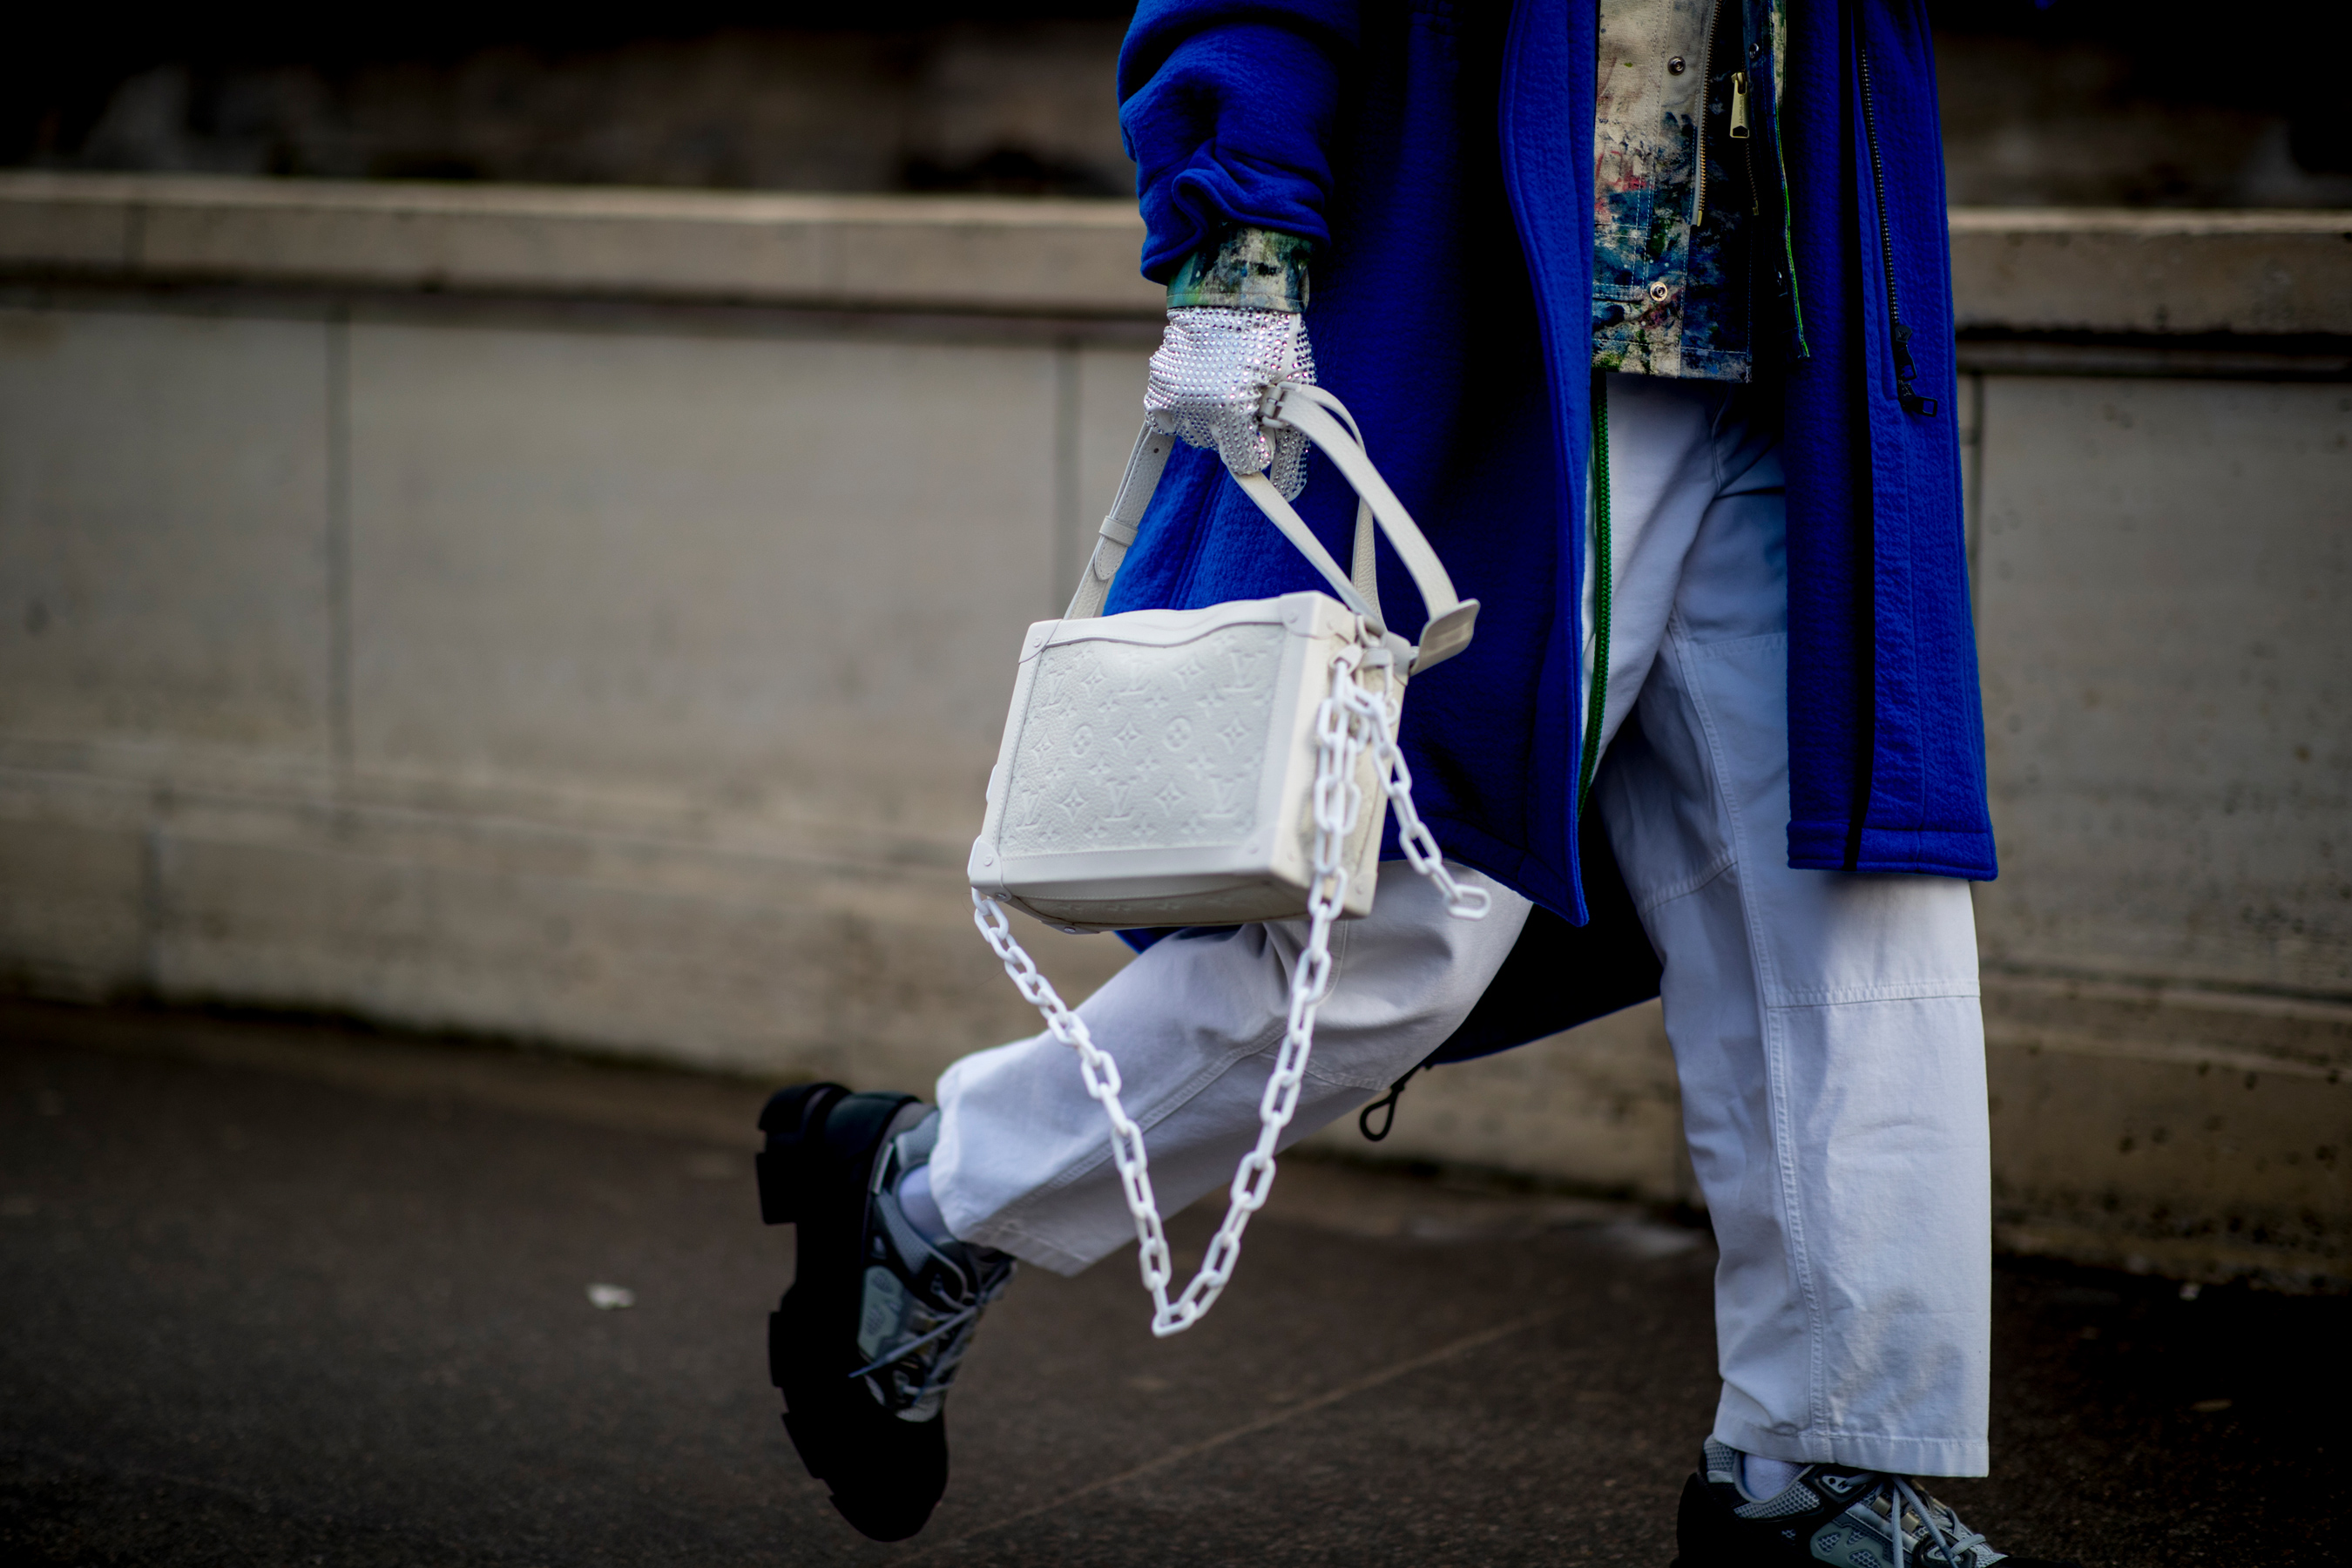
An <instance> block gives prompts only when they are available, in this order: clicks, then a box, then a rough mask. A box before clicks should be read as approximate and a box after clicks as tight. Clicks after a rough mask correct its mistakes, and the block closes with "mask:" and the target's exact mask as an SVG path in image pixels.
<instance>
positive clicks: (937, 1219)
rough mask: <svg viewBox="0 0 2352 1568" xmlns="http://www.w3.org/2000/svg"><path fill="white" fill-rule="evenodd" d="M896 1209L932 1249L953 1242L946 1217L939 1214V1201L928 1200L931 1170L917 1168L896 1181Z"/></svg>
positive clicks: (952, 1233)
mask: <svg viewBox="0 0 2352 1568" xmlns="http://www.w3.org/2000/svg"><path fill="white" fill-rule="evenodd" d="M898 1208H899V1210H900V1212H902V1213H904V1214H905V1215H906V1216H907V1223H908V1225H911V1226H914V1227H915V1229H916V1230H917V1231H919V1232H920V1233H921V1235H922V1237H923V1239H924V1240H925V1241H928V1242H929V1243H930V1244H931V1245H932V1246H933V1247H944V1246H946V1245H947V1244H948V1243H949V1242H950V1241H953V1240H954V1239H955V1238H956V1235H955V1232H953V1231H951V1230H950V1229H949V1228H948V1216H947V1215H943V1214H941V1213H940V1201H939V1199H937V1198H935V1197H933V1196H931V1168H930V1167H929V1165H918V1166H916V1167H915V1168H914V1169H913V1170H911V1171H909V1172H908V1173H906V1174H905V1175H903V1176H901V1177H899V1178H898Z"/></svg>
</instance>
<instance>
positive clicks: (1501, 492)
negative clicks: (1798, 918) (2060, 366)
mask: <svg viewBox="0 0 2352 1568" xmlns="http://www.w3.org/2000/svg"><path fill="white" fill-rule="evenodd" d="M1758 3H1759V4H1760V3H1761V0H1758ZM1787 12H1788V16H1787V27H1788V46H1787V57H1786V79H1785V81H1784V82H1782V83H1781V84H1780V93H1779V98H1780V119H1779V122H1778V123H1777V124H1776V125H1774V126H1773V127H1771V133H1772V137H1773V142H1772V144H1773V145H1774V146H1776V147H1777V148H1778V150H1779V151H1780V157H1781V162H1782V165H1783V168H1784V170H1785V176H1786V187H1787V191H1788V196H1789V213H1788V219H1789V221H1788V225H1787V245H1786V257H1787V261H1788V263H1789V266H1790V272H1791V277H1792V281H1793V285H1794V296H1795V300H1796V302H1797V306H1798V310H1799V311H1800V313H1801V340H1800V339H1799V338H1798V336H1797V334H1796V333H1795V332H1793V331H1792V332H1791V333H1790V334H1789V336H1790V342H1788V343H1787V344H1785V345H1784V351H1783V352H1784V353H1786V355H1787V358H1786V361H1785V368H1784V372H1783V374H1781V376H1780V380H1781V381H1782V384H1783V395H1784V404H1785V416H1786V420H1787V436H1786V443H1785V450H1784V454H1783V457H1784V462H1785V466H1786V468H1787V471H1788V485H1789V497H1788V506H1789V599H1790V603H1789V632H1790V653H1789V721H1790V823H1789V859H1790V864H1791V865H1793V866H1797V867H1801V868H1822V869H1829V870H1835V869H1845V870H1861V871H1909V872H1928V873H1935V874H1938V875H1944V876H1957V877H1969V878H1977V879H1985V878H1990V877H1991V876H1992V875H1993V874H1994V858H1993V847H1992V834H1991V828H1990V821H1989V818H1988V816H1987V813H1986V807H1985V792H1984V758H1983V723H1982V719H1981V714H1980V710H1979V696H1978V688H1977V671H1976V651H1975V641H1974V636H1973V633H1972V630H1971V627H1970V622H1969V601H1968V584H1967V576H1966V561H1965V547H1964V541H1963V536H1962V522H1961V515H1960V485H1959V475H1960V469H1959V450H1958V432H1957V427H1956V421H1955V416H1956V411H1957V399H1956V397H1955V395H1954V373H1953V355H1952V310H1951V287H1950V278H1949V269H1948V243H1947V238H1946V232H1945V216H1944V182H1943V165H1942V154H1941V148H1940V144H1939V142H1938V137H1937V111H1936V92H1935V77H1934V68H1933V61H1932V58H1931V54H1930V47H1929V42H1928V32H1927V14H1926V5H1925V4H1924V0H1790V3H1789V5H1788V7H1787ZM1594 32H1595V5H1594V4H1593V0H1516V3H1515V4H1512V5H1502V4H1498V3H1497V4H1486V5H1481V4H1477V3H1475V0H1458V3H1457V0H1143V3H1142V4H1141V5H1140V6H1139V9H1138V11H1137V13H1136V16H1135V20H1134V24H1133V26H1132V27H1131V28H1130V30H1129V34H1128V37H1127V41H1126V44H1125V46H1124V47H1123V49H1122V51H1121V55H1120V60H1119V95H1120V102H1121V110H1120V113H1121V123H1122V125H1123V127H1124V129H1125V132H1126V136H1127V142H1128V147H1129V153H1131V154H1132V155H1133V157H1134V158H1135V160H1136V163H1137V165H1138V183H1139V189H1140V195H1141V205H1142V210H1143V216H1144V220H1145V224H1146V226H1147V230H1148V237H1147V239H1146V242H1145V247H1144V255H1143V270H1144V272H1145V274H1146V275H1147V276H1149V277H1151V278H1153V279H1160V280H1165V279H1167V278H1168V277H1170V276H1171V274H1172V273H1173V272H1174V271H1175V269H1176V268H1177V267H1178V266H1179V265H1181V262H1182V261H1183V259H1184V258H1186V257H1187V256H1189V255H1190V254H1192V252H1193V251H1194V250H1196V249H1198V248H1200V247H1202V245H1203V244H1205V243H1208V242H1210V241H1212V240H1213V238H1214V237H1216V236H1217V235H1218V234H1219V233H1221V232H1222V231H1223V229H1224V228H1225V227H1226V226H1232V225H1247V226H1255V227H1260V228H1268V229H1275V230H1278V231H1282V232H1285V233H1290V234H1297V235H1301V236H1304V237H1307V238H1309V239H1312V240H1314V241H1315V242H1316V244H1317V253H1316V260H1315V267H1314V279H1313V283H1314V292H1313V297H1312V300H1311V302H1310V303H1309V305H1308V309H1307V323H1308V327H1309V330H1310V332H1311V335H1312V337H1313V340H1314V343H1315V353H1316V358H1317V362H1318V379H1319V380H1320V381H1321V382H1322V383H1323V384H1325V385H1327V386H1328V387H1329V388H1331V389H1332V390H1333V391H1334V392H1336V393H1338V394H1339V395H1340V396H1341V397H1342V398H1344V399H1346V400H1347V402H1348V405H1349V407H1350V408H1351V409H1352V410H1353V411H1354V412H1355V414H1356V416H1357V417H1358V418H1359V419H1360V421H1361V423H1362V425H1363V427H1364V431H1365V435H1366V437H1367V439H1368V441H1369V444H1370V450H1371V452H1372V455H1373V458H1374V459H1375V460H1376V461H1377V462H1378V463H1379V464H1380V465H1381V471H1382V473H1383V474H1384V475H1385V476H1386V477H1387V478H1388V479H1389V481H1390V483H1391V485H1392V486H1393V487H1394V488H1395V489H1396V491H1397V493H1398V494H1399V496H1400V497H1401V498H1402V499H1403V500H1404V501H1405V503H1406V505H1407V506H1408V507H1409V508H1410V509H1411V510H1412V513H1413V516H1414V518H1415V519H1416V521H1419V522H1420V523H1421V525H1422V527H1423V531H1425V532H1426V533H1427V534H1428V535H1429V538H1430V540H1431V542H1433V544H1434V545H1435V547H1436V549H1437V551H1438V552H1439V553H1440V555H1441V556H1442V557H1443V558H1444V561H1445V563H1446V564H1447V567H1448V569H1449V571H1450V572H1451V573H1452V574H1453V577H1454V582H1455V584H1456V585H1457V586H1458V587H1459V588H1460V590H1461V591H1462V592H1463V594H1465V595H1468V596H1475V597H1476V598H1478V599H1479V600H1480V601H1482V604H1483V608H1482V610H1481V613H1480V616H1479V623H1478V635H1477V639H1476V641H1475V643H1474V644H1473V645H1472V647H1470V648H1469V650H1468V651H1467V652H1465V653H1464V654H1463V655H1461V656H1460V657H1458V658H1454V660H1452V661H1451V662H1449V663H1447V664H1445V665H1444V666H1441V667H1440V668H1437V669H1435V670H1433V671H1431V672H1429V673H1428V674H1427V675H1425V676H1423V677H1422V678H1420V679H1416V680H1415V681H1414V682H1413V684H1412V689H1411V692H1410V700H1409V701H1408V702H1407V704H1406V710H1405V728H1404V745H1405V750H1406V753H1407V756H1408V757H1409V759H1410V761H1411V763H1412V769H1413V776H1414V781H1415V791H1414V793H1415V796H1416V799H1417V800H1418V802H1419V805H1420V807H1421V812H1422V815H1423V817H1424V818H1426V819H1428V820H1429V821H1430V823H1431V825H1432V826H1433V828H1434V829H1435V831H1436V834H1437V837H1438V840H1439V842H1440V843H1442V844H1443V845H1444V847H1445V850H1446V852H1447V854H1448V855H1449V856H1452V857H1454V858H1458V859H1461V860H1464V861H1466V862H1467V863H1469V864H1470V865H1473V866H1475V867H1477V868H1479V869H1481V870H1484V871H1486V872H1487V873H1488V874H1490V875H1492V876H1494V877H1496V878H1497V879H1500V880H1501V881H1503V882H1504V883H1506V884H1507V885H1508V886H1510V887H1512V888H1514V889H1517V890H1518V891H1520V892H1521V893H1524V894H1525V895H1527V896H1528V898H1530V899H1532V900H1535V901H1536V902H1537V903H1538V904H1540V905H1542V906H1544V907H1545V908H1547V909H1549V910H1552V911H1554V912H1555V913H1556V914H1558V915H1559V916H1561V917H1564V918H1565V919H1566V920H1567V921H1570V922H1572V923H1579V922H1581V921H1584V919H1585V918H1586V910H1587V906H1586V900H1585V897H1584V889H1583V887H1582V884H1581V880H1580V868H1579V856H1578V853H1577V846H1578V843H1579V838H1580V833H1579V828H1580V824H1579V821H1578V802H1577V800H1576V798H1575V794H1576V780H1577V778H1578V773H1579V766H1580V756H1579V747H1580V742H1581V739H1582V735H1583V730H1584V724H1583V716H1582V714H1581V711H1580V707H1581V703H1582V700H1583V696H1584V694H1583V691H1582V689H1581V682H1580V679H1579V675H1580V668H1579V649H1580V647H1581V642H1582V636H1583V628H1582V627H1581V626H1580V625H1579V624H1578V623H1579V594H1578V591H1577V590H1578V586H1579V584H1580V583H1581V581H1582V576H1583V572H1584V558H1583V557H1584V537H1585V530H1584V526H1583V515H1582V508H1583V505H1584V496H1585V484H1586V462H1587V457H1588V450H1589V436H1588V432H1589V429H1590V421H1591V408H1590V402H1591V359H1592V348H1591V319H1590V310H1591V306H1590V301H1591V297H1592V247H1593V156H1592V141H1593V96H1594V75H1595V72H1594V59H1595V57H1594ZM1865 53H1866V55H1867V59H1868V66H1869V72H1870V100H1869V107H1870V113H1869V114H1867V115H1866V114H1865V110H1864V79H1863V72H1862V60H1861V57H1862V56H1863V55H1864V54H1865ZM1764 96H1767V97H1769V95H1764ZM1882 190H1883V191H1884V193H1885V196H1884V200H1885V208H1884V213H1883V214H1882V212H1881V207H1880V197H1879V193H1880V192H1881V191H1882ZM1890 283H1891V285H1892V290H1893V295H1894V300H1895V301H1897V302H1899V310H1900V316H1901V321H1902V323H1903V326H1904V328H1905V329H1906V344H1905V346H1906V348H1907V352H1908V354H1909V356H1910V357H1911V359H1912V360H1913V362H1915V363H1916V375H1917V383H1916V391H1917V393H1918V394H1920V395H1923V396H1924V397H1926V398H1927V399H1932V400H1933V404H1934V410H1935V411H1934V412H1933V413H1932V414H1927V413H1924V412H1915V411H1912V410H1908V409H1906V407H1905V406H1904V405H1903V404H1902V403H1901V402H1899V401H1898V396H1897V386H1896V342H1895V332H1894V331H1893V330H1892V317H1891V314H1890V309H1889V306H1890V300H1889V291H1890ZM1915 405H1916V399H1915ZM1310 474H1311V477H1310V479H1309V482H1308V485H1307V492H1306V494H1305V495H1304V496H1303V497H1302V498H1301V500H1300V510H1301V511H1302V512H1303V513H1304V514H1305V516H1306V517H1307V521H1309V523H1310V524H1312V525H1313V526H1314V528H1315V529H1316V531H1317V532H1318V534H1319V535H1320V536H1321V537H1322V538H1323V540H1324V541H1325V542H1326V543H1327V544H1328V545H1329V546H1331V547H1332V548H1333V549H1334V550H1335V551H1336V552H1338V553H1339V555H1340V556H1341V558H1343V559H1344V558H1345V555H1346V552H1347V541H1348V539H1349V529H1350V526H1351V523H1352V518H1353V500H1352V497H1351V495H1350V493H1349V490H1348V489H1347V486H1346V483H1345V481H1344V480H1342V479H1340V478H1339V475H1338V474H1337V472H1336V471H1335V470H1333V469H1332V468H1329V467H1328V464H1326V463H1324V462H1323V460H1322V459H1321V458H1319V457H1318V458H1315V459H1313V467H1312V468H1311V470H1310ZM1317 584H1318V579H1317V578H1316V577H1315V575H1314V574H1313V572H1312V569H1311V568H1309V567H1308V566H1307V563H1305V561H1304V560H1303V559H1301V558H1300V557H1299V556H1298V555H1297V553H1296V552H1294V551H1293V550H1292V549H1291V547H1290V546H1289V545H1288V544H1287V543H1286V542H1284V541H1283V539H1282V538H1281V536H1280V535H1279V534H1277V533H1276V531H1274V530H1273V529H1271V528H1269V527H1268V526H1266V524H1265V521H1263V519H1262V518H1261V517H1260V516H1259V514H1258V513H1257V511H1256V510H1255V507H1254V506H1252V504H1251V503H1250V502H1249V500H1247V499H1246V498H1245V497H1244V496H1243V495H1242V494H1241V492H1240V491H1239V490H1238V489H1236V488H1235V487H1234V486H1233V485H1231V484H1229V483H1227V482H1225V480H1224V479H1223V471H1222V468H1220V466H1219V465H1218V463H1217V460H1216V458H1214V457H1213V455H1211V454H1209V453H1205V452H1197V451H1192V450H1191V449H1189V448H1186V449H1182V450H1180V452H1179V454H1178V456H1177V458H1176V460H1174V461H1171V464H1170V466H1169V469H1168V477H1167V479H1165V480H1164V481H1163V483H1162V485H1161V487H1160V493H1159V495H1158V496H1157V497H1156V498H1155V500H1154V501H1153V504H1152V506H1151V508H1150V511H1149V512H1148V514H1147V515H1146V517H1145V519H1144V522H1143V525H1142V528H1141V531H1140V533H1139V539H1138V541H1137V543H1136V547H1135V549H1134V550H1133V552H1131V553H1130V554H1129V557H1128V559H1127V561H1126V563H1125V565H1124V567H1123V569H1122V570H1121V572H1120V574H1119V577H1118V583H1117V584H1116V585H1115V588H1114V590H1113V594H1112V600H1111V603H1110V604H1109V605H1108V606H1107V607H1108V608H1109V609H1111V610H1114V611H1116V610H1123V609H1138V608H1144V607H1149V606H1192V605H1206V604H1213V603H1216V602H1218V601H1221V600H1226V599H1240V598H1255V597H1262V596H1265V595H1273V594H1279V593H1285V592H1288V591H1291V590H1294V589H1299V588H1311V587H1314V586H1316V585H1317ZM1381 596H1382V599H1383V602H1384V603H1386V604H1388V605H1391V615H1392V616H1393V617H1394V618H1395V619H1396V620H1397V622H1398V623H1399V629H1401V630H1403V631H1406V632H1408V633H1410V632H1411V631H1412V629H1413V626H1415V624H1416V622H1415V619H1414V616H1413V615H1412V612H1411V611H1410V610H1409V609H1408V608H1407V606H1411V605H1416V604H1417V603H1418V601H1417V599H1416V598H1415V597H1414V596H1413V592H1412V584H1411V582H1410V580H1409V579H1408V578H1406V577H1405V576H1404V575H1403V574H1402V571H1401V569H1399V568H1398V567H1397V565H1396V563H1395V562H1394V561H1393V559H1392V558H1390V557H1389V556H1388V554H1387V552H1386V551H1385V549H1384V550H1383V552H1382V561H1381ZM1392 832H1393V825H1391V833H1392ZM1392 847H1393V845H1392V842H1391V848H1392Z"/></svg>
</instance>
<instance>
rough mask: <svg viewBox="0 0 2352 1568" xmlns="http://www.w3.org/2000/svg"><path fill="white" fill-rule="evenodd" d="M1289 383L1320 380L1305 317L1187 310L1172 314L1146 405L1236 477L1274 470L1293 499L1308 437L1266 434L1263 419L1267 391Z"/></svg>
mask: <svg viewBox="0 0 2352 1568" xmlns="http://www.w3.org/2000/svg"><path fill="white" fill-rule="evenodd" d="M1286 381H1300V382H1305V383H1307V384H1309V385H1312V384H1314V381H1315V353H1314V350H1313V349H1312V348H1311V347H1310V346H1309V345H1308V343H1307V320H1306V318H1305V317H1303V316H1299V315H1295V314H1293V313H1291V312H1289V311H1286V310H1217V309H1213V308H1211V307H1206V306H1188V307H1185V308H1182V309H1179V310H1171V311H1169V312H1168V331H1167V334H1166V335H1165V336H1164V337H1163V338H1161V340H1160V350H1159V352H1158V353H1154V354H1153V355H1152V356H1151V381H1150V385H1149V386H1148V387H1147V388H1146V389H1145V391H1144V394H1143V406H1144V409H1145V411H1146V412H1147V413H1149V414H1150V415H1152V416H1154V417H1155V418H1157V419H1158V420H1159V422H1160V427H1161V428H1162V429H1166V430H1173V431H1174V432H1175V433H1176V434H1177V435H1178V436H1180V437H1183V438H1184V440H1186V441H1187V442H1189V443H1191V444H1192V445H1193V446H1195V447H1209V448H1212V449H1213V450H1214V451H1215V452H1216V453H1217V455H1218V456H1219V457H1221V458H1224V460H1225V467H1227V468H1231V469H1233V470H1234V472H1235V473H1237V474H1255V473H1261V472H1267V471H1268V470H1269V469H1270V470H1271V472H1270V473H1268V474H1267V477H1268V478H1270V479H1273V481H1274V486H1275V489H1278V490H1280V491H1281V492H1282V493H1283V495H1284V497H1285V498H1286V499H1288V498H1292V497H1296V496H1297V494H1298V492H1299V491H1300V490H1302V489H1305V488H1306V486H1307V437H1306V436H1305V434H1304V433H1303V432H1300V431H1297V430H1271V431H1270V430H1267V429H1266V428H1265V426H1264V425H1263V424H1262V423H1261V422H1260V416H1259V409H1260V406H1261V405H1263V404H1264V402H1265V395H1266V391H1267V389H1268V388H1270V387H1273V386H1275V385H1276V384H1280V383H1282V382H1286Z"/></svg>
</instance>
